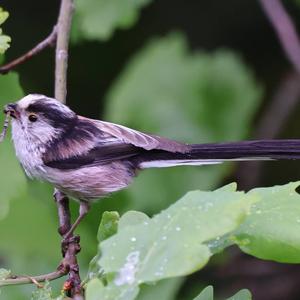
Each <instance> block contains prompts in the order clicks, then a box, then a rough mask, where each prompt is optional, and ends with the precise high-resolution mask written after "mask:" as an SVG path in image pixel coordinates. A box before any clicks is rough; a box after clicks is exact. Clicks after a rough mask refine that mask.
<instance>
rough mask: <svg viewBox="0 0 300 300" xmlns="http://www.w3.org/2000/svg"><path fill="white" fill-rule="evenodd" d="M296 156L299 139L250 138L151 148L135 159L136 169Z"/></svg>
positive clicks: (296, 157) (299, 146)
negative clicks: (178, 149)
mask: <svg viewBox="0 0 300 300" xmlns="http://www.w3.org/2000/svg"><path fill="white" fill-rule="evenodd" d="M285 159H300V140H256V141H255V140H254V141H242V142H229V143H212V144H193V145H190V151H188V152H187V153H171V152H167V151H161V150H152V151H149V152H146V153H143V154H142V155H141V156H140V157H139V159H138V165H139V167H140V168H155V167H172V166H178V165H207V164H218V163H222V162H224V161H249V160H285Z"/></svg>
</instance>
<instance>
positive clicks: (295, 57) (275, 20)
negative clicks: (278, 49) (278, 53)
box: [260, 0, 300, 72]
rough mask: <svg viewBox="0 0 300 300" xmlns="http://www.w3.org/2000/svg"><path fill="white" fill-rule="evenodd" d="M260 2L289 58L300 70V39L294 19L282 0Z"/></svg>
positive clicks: (263, 0)
mask: <svg viewBox="0 0 300 300" xmlns="http://www.w3.org/2000/svg"><path fill="white" fill-rule="evenodd" d="M260 4H261V6H262V8H263V10H264V12H265V14H266V15H267V16H268V18H269V20H270V22H271V24H272V25H273V27H274V30H275V32H276V34H277V37H278V39H279V41H280V43H281V46H282V48H283V49H284V51H285V54H286V56H287V58H288V60H289V61H290V62H291V63H292V65H293V66H294V68H295V69H296V70H297V71H298V72H300V41H299V39H298V36H297V31H296V29H295V26H294V24H293V21H292V20H291V18H290V16H289V15H288V13H287V12H286V11H285V9H284V7H283V5H282V3H281V2H280V0H260Z"/></svg>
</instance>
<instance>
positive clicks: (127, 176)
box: [44, 162, 135, 201]
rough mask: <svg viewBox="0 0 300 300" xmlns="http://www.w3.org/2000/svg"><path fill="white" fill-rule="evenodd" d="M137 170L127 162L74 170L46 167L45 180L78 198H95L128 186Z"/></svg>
mask: <svg viewBox="0 0 300 300" xmlns="http://www.w3.org/2000/svg"><path fill="white" fill-rule="evenodd" d="M134 175H135V172H134V170H133V169H132V168H130V167H128V165H127V164H124V163H122V162H114V163H110V164H107V165H101V166H89V167H84V168H80V169H74V170H60V169H55V168H50V167H46V172H45V178H44V180H46V181H48V182H50V183H52V184H53V185H54V186H55V187H57V188H58V189H60V190H61V191H63V192H64V193H66V194H67V195H69V196H71V197H72V198H75V199H78V200H88V201H89V200H95V199H97V198H101V197H104V196H106V195H107V194H109V193H112V192H115V191H118V190H121V189H123V188H125V187H127V186H128V185H129V184H130V183H131V181H132V179H133V177H134Z"/></svg>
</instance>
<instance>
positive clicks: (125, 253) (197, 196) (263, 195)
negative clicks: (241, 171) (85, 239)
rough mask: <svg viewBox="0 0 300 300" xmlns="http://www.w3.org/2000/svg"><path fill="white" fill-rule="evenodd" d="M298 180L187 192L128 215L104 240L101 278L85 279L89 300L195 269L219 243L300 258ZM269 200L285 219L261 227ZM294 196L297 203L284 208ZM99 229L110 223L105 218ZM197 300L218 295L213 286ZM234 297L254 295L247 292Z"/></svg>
mask: <svg viewBox="0 0 300 300" xmlns="http://www.w3.org/2000/svg"><path fill="white" fill-rule="evenodd" d="M298 186H299V183H291V184H287V185H284V186H277V187H270V188H260V189H254V190H252V191H250V192H248V193H243V192H238V191H236V185H234V184H231V185H227V186H225V187H223V188H221V189H218V190H216V191H213V192H201V191H194V192H189V193H188V194H186V195H185V196H184V197H183V198H182V199H180V200H179V201H177V202H176V203H175V204H173V205H171V206H170V207H169V208H168V209H166V210H164V211H162V212H161V213H160V214H158V215H156V216H154V217H153V218H149V217H148V216H146V215H144V214H142V213H138V212H128V213H126V214H124V215H123V216H122V217H121V219H120V220H119V222H118V231H117V233H116V234H115V235H113V236H111V237H109V238H108V239H106V240H103V241H102V242H100V244H99V250H98V251H99V253H98V255H97V260H96V261H95V260H94V264H97V265H98V267H99V268H100V269H101V273H98V278H99V279H97V278H96V277H95V276H93V279H92V280H90V281H89V282H88V283H87V295H88V296H87V299H88V300H92V299H96V297H99V296H101V297H103V298H105V299H107V300H109V299H122V300H132V299H136V297H137V295H138V293H139V286H140V285H141V284H144V283H148V284H149V283H153V282H156V281H159V280H162V279H166V278H169V277H177V276H182V275H187V274H190V273H192V272H195V271H196V270H198V269H201V268H203V266H204V265H205V264H206V263H207V262H208V260H209V258H210V257H211V256H212V255H213V254H214V253H215V252H216V249H217V251H220V250H223V249H224V248H226V247H228V246H229V245H231V244H233V243H237V244H239V246H240V247H241V249H242V250H243V251H245V252H247V253H251V254H252V255H257V256H261V252H262V253H263V255H264V259H271V260H285V259H289V262H298V257H297V256H296V255H295V254H294V253H297V252H298V253H299V251H300V246H299V235H298V236H297V235H296V234H294V232H296V231H297V230H296V229H297V228H296V229H295V231H294V223H295V222H297V219H295V217H294V216H295V215H297V211H298V210H299V209H300V195H299V194H297V193H296V192H295V188H296V187H298ZM270 198H272V200H273V203H276V205H275V208H274V211H275V213H276V219H277V220H280V222H278V227H277V224H276V225H274V224H273V223H272V224H271V225H269V226H268V227H267V228H266V226H259V225H260V224H262V225H264V224H265V223H266V222H265V220H266V219H267V220H268V221H269V222H268V224H270V220H269V217H271V215H270V216H267V218H266V214H267V213H271V214H272V209H271V208H270V207H269V203H270ZM290 198H292V205H290V206H286V204H287V203H289V202H290V201H289V200H290ZM294 211H295V215H293V213H294ZM105 220H106V222H108V227H109V224H112V221H115V220H116V219H115V218H114V217H113V215H109V214H106V215H105ZM284 222H285V223H284ZM283 224H284V225H285V226H283ZM272 226H273V227H274V229H273V228H272V229H271V230H270V228H271V227H272ZM101 227H102V228H103V227H105V224H104V222H103V221H102V222H101ZM101 227H100V228H101ZM280 228H281V229H286V230H280ZM288 228H289V230H290V231H291V232H292V233H288ZM268 230H269V231H268ZM245 235H246V237H245ZM245 239H247V240H246V241H245ZM291 249H293V251H294V253H292V254H293V255H291ZM278 253H280V255H278V256H276V254H278ZM293 259H294V260H293ZM179 261H180V263H178V262H179ZM93 275H94V274H93ZM208 295H211V296H208ZM196 299H197V300H199V299H213V295H212V290H211V288H207V289H206V290H204V291H203V293H202V294H200V295H199V296H198V298H196ZM230 299H251V296H250V294H249V292H248V291H245V290H243V291H240V292H239V293H237V294H236V295H235V296H233V297H231V298H230Z"/></svg>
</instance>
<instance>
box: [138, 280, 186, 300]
mask: <svg viewBox="0 0 300 300" xmlns="http://www.w3.org/2000/svg"><path fill="white" fill-rule="evenodd" d="M183 281H184V278H183V277H176V278H170V279H165V280H161V281H159V282H157V283H155V284H144V285H142V286H141V287H140V288H141V289H140V293H139V295H138V297H137V298H136V299H137V300H153V299H163V300H174V299H175V298H176V295H177V293H178V291H179V289H180V288H181V285H182V283H183Z"/></svg>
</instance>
